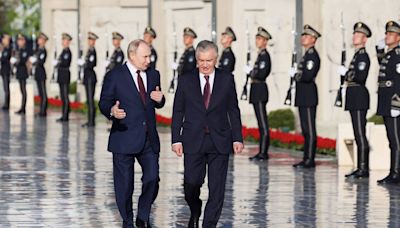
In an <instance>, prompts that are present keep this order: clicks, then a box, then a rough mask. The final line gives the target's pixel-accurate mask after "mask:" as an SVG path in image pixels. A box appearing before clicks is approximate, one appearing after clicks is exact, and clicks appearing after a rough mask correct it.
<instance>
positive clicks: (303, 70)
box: [291, 25, 321, 168]
mask: <svg viewBox="0 0 400 228" xmlns="http://www.w3.org/2000/svg"><path fill="white" fill-rule="evenodd" d="M319 37H321V34H320V33H319V32H317V30H315V29H314V28H312V27H311V26H310V25H305V26H304V29H303V33H302V34H301V45H302V46H303V47H304V49H305V54H304V56H303V58H302V59H301V61H300V63H299V65H298V69H297V72H296V73H295V74H294V75H291V76H294V78H295V80H296V98H295V106H296V107H298V108H299V115H300V123H301V131H302V134H303V137H304V155H303V160H302V161H301V162H299V163H297V164H294V165H293V167H302V168H313V167H315V161H314V160H315V153H316V149H317V132H316V128H315V117H316V111H317V105H318V91H317V85H316V84H315V78H316V77H317V74H318V71H319V67H320V58H319V55H318V52H317V50H316V49H315V47H314V45H315V43H316V42H317V39H318V38H319Z"/></svg>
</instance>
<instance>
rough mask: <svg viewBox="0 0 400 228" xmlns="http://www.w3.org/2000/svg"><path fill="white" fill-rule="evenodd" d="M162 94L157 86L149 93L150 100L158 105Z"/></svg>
mask: <svg viewBox="0 0 400 228" xmlns="http://www.w3.org/2000/svg"><path fill="white" fill-rule="evenodd" d="M163 96H164V94H163V93H162V92H161V91H160V87H159V86H157V87H156V90H155V91H152V92H151V93H150V98H151V99H152V100H153V101H156V102H157V103H160V102H161V100H162V98H163Z"/></svg>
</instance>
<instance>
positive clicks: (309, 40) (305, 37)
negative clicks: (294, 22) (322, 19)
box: [301, 34, 316, 47]
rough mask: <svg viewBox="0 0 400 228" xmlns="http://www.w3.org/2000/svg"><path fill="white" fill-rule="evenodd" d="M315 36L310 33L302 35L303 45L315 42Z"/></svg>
mask: <svg viewBox="0 0 400 228" xmlns="http://www.w3.org/2000/svg"><path fill="white" fill-rule="evenodd" d="M315 41H316V39H315V37H313V36H311V35H308V34H304V35H302V36H301V45H303V46H304V47H307V46H310V45H313V44H315Z"/></svg>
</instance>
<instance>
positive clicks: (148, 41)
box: [143, 33, 154, 44]
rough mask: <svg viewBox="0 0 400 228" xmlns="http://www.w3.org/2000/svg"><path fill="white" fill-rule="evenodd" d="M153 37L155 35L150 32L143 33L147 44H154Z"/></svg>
mask: <svg viewBox="0 0 400 228" xmlns="http://www.w3.org/2000/svg"><path fill="white" fill-rule="evenodd" d="M153 39H154V38H153V36H151V35H150V34H149V33H145V34H143V40H144V41H146V43H147V44H152V43H153Z"/></svg>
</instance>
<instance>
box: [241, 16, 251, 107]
mask: <svg viewBox="0 0 400 228" xmlns="http://www.w3.org/2000/svg"><path fill="white" fill-rule="evenodd" d="M246 36H247V56H246V65H250V61H251V53H250V52H251V46H250V31H249V23H248V21H247V23H246ZM250 74H251V73H248V74H246V82H245V83H244V86H243V91H242V95H241V96H240V100H247V84H248V83H249V78H250Z"/></svg>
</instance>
